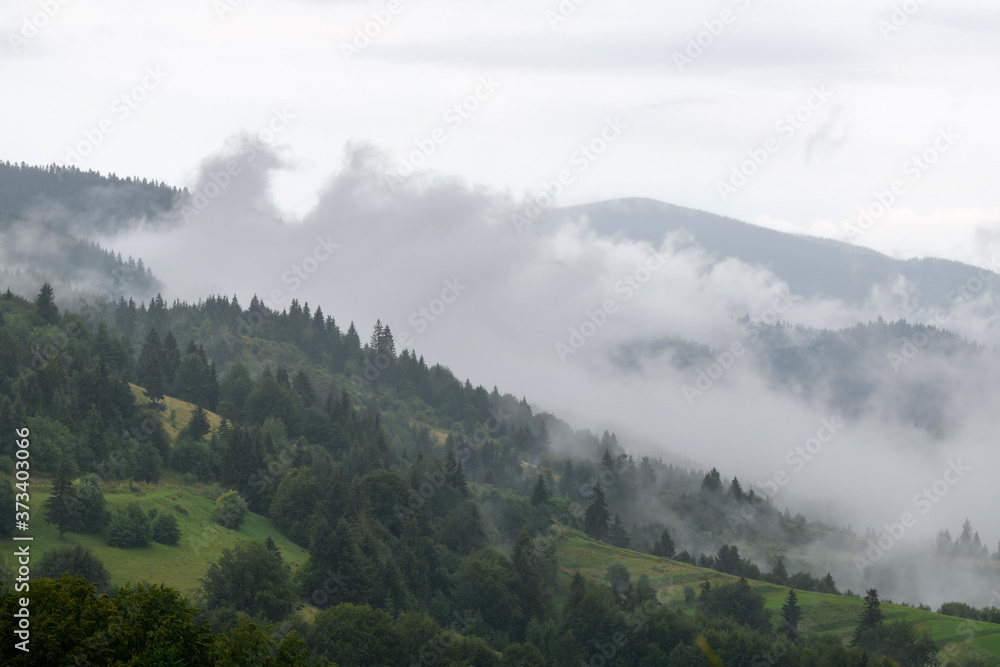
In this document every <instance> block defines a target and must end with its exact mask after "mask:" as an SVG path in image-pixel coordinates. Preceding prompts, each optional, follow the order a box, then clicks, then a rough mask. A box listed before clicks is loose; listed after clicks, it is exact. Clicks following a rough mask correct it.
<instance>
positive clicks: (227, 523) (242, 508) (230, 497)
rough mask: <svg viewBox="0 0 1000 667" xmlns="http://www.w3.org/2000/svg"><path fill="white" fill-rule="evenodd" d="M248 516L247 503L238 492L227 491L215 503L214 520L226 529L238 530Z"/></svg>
mask: <svg viewBox="0 0 1000 667" xmlns="http://www.w3.org/2000/svg"><path fill="white" fill-rule="evenodd" d="M246 516H247V501H245V500H243V496H241V495H240V494H239V493H238V492H236V491H226V492H225V493H223V494H222V495H221V496H219V497H218V499H216V501H215V510H214V511H213V512H212V520H213V521H215V522H216V523H218V524H219V525H221V526H224V527H226V528H232V529H233V530H236V529H238V528H239V527H240V526H242V525H243V520H244V519H245V518H246Z"/></svg>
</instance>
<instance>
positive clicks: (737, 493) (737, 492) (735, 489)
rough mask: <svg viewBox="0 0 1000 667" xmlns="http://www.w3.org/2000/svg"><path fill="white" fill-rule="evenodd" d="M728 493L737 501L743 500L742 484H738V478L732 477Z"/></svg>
mask: <svg viewBox="0 0 1000 667" xmlns="http://www.w3.org/2000/svg"><path fill="white" fill-rule="evenodd" d="M729 494H730V495H731V496H732V497H733V499H734V500H736V501H737V502H739V501H741V500H743V486H741V485H740V480H738V479H736V478H735V477H733V481H732V482H730V484H729Z"/></svg>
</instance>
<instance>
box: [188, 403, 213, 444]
mask: <svg viewBox="0 0 1000 667" xmlns="http://www.w3.org/2000/svg"><path fill="white" fill-rule="evenodd" d="M211 430H212V427H211V425H210V424H209V423H208V415H207V414H205V410H204V409H202V407H201V406H200V405H197V406H195V408H194V412H192V413H191V420H190V421H189V422H188V424H187V433H188V435H189V436H191V438H192V439H194V440H201V439H202V438H204V437H205V436H206V435H208V433H209V431H211Z"/></svg>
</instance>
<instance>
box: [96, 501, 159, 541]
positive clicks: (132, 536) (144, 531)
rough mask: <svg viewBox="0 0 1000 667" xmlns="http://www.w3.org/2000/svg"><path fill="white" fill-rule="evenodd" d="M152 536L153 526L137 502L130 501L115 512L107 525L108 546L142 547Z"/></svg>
mask: <svg viewBox="0 0 1000 667" xmlns="http://www.w3.org/2000/svg"><path fill="white" fill-rule="evenodd" d="M152 536H153V527H152V525H151V524H150V521H149V517H148V516H147V515H146V514H145V513H144V512H143V511H142V508H141V507H139V503H130V504H129V506H128V507H126V508H125V509H123V510H118V511H117V512H116V513H115V516H114V518H113V519H111V524H110V525H109V526H108V539H107V542H108V544H109V545H110V546H113V547H118V548H120V549H129V548H131V547H144V546H147V545H148V544H149V541H150V539H151V538H152Z"/></svg>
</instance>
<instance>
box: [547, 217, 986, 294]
mask: <svg viewBox="0 0 1000 667" xmlns="http://www.w3.org/2000/svg"><path fill="white" fill-rule="evenodd" d="M546 217H547V218H548V219H549V220H553V221H554V220H558V219H560V218H565V217H573V218H581V217H585V218H586V219H587V220H588V221H589V224H590V227H591V228H592V229H593V230H594V231H596V232H598V233H599V234H602V235H606V236H613V235H615V234H622V235H624V236H625V237H627V238H630V239H633V240H637V241H647V242H649V243H652V244H654V245H657V246H658V245H659V244H660V242H661V241H662V240H663V237H664V235H665V234H668V233H670V232H677V231H681V230H685V231H687V232H688V233H689V234H690V237H691V239H692V240H693V242H694V243H697V244H698V245H699V246H701V247H703V248H704V249H705V250H707V251H708V252H709V253H711V254H712V255H715V256H716V257H718V258H719V259H720V260H721V259H723V258H726V257H733V258H736V259H739V260H740V261H742V262H744V263H746V264H750V265H753V266H759V267H763V268H766V269H768V270H770V271H771V272H772V273H774V275H776V276H777V277H779V278H780V279H782V280H784V281H785V282H787V283H788V285H789V286H790V287H791V288H792V291H793V292H795V293H796V294H798V295H800V296H803V297H827V298H835V299H841V300H843V301H844V302H845V303H847V304H852V305H856V304H860V303H862V302H863V301H864V300H865V299H866V298H867V297H868V296H869V295H870V294H871V293H872V290H873V289H874V288H875V287H888V286H890V285H891V284H892V283H894V282H895V281H896V280H897V279H898V278H900V277H902V278H903V279H905V280H906V282H907V283H908V284H909V286H910V287H911V289H912V295H913V297H914V305H915V306H916V307H917V308H918V309H922V308H937V307H945V306H947V305H948V303H949V298H948V295H949V293H950V292H952V290H955V289H956V287H957V286H959V285H966V284H967V283H969V281H970V280H973V279H979V277H980V276H981V275H984V271H983V269H980V268H977V267H974V266H970V265H968V264H962V263H960V262H954V261H950V260H946V259H935V258H925V259H910V260H898V259H893V258H891V257H888V256H887V255H883V254H881V253H879V252H876V251H874V250H869V249H867V248H861V247H858V246H854V245H851V244H849V243H843V242H841V241H834V240H831V239H821V238H817V237H812V236H805V235H801V234H789V233H785V232H778V231H775V230H773V229H767V228H764V227H758V226H756V225H752V224H749V223H746V222H741V221H739V220H734V219H732V218H726V217H723V216H720V215H715V214H713V213H706V212H704V211H696V210H694V209H689V208H683V207H681V206H674V205H672V204H665V203H663V202H658V201H655V200H652V199H640V198H630V199H616V200H611V201H604V202H598V203H594V204H585V205H581V206H572V207H567V208H562V209H556V210H553V211H550V212H549V213H548V214H547V216H546ZM987 273H988V274H989V275H990V276H992V277H997V274H995V273H992V272H987ZM976 284H978V283H976V282H975V281H974V280H973V282H972V283H971V287H970V289H973V290H974V289H975V285H976ZM981 289H983V290H985V291H987V292H989V293H990V294H991V295H992V296H993V299H994V301H995V302H996V303H1000V281H997V282H993V283H991V284H990V285H988V286H986V287H985V288H981Z"/></svg>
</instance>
